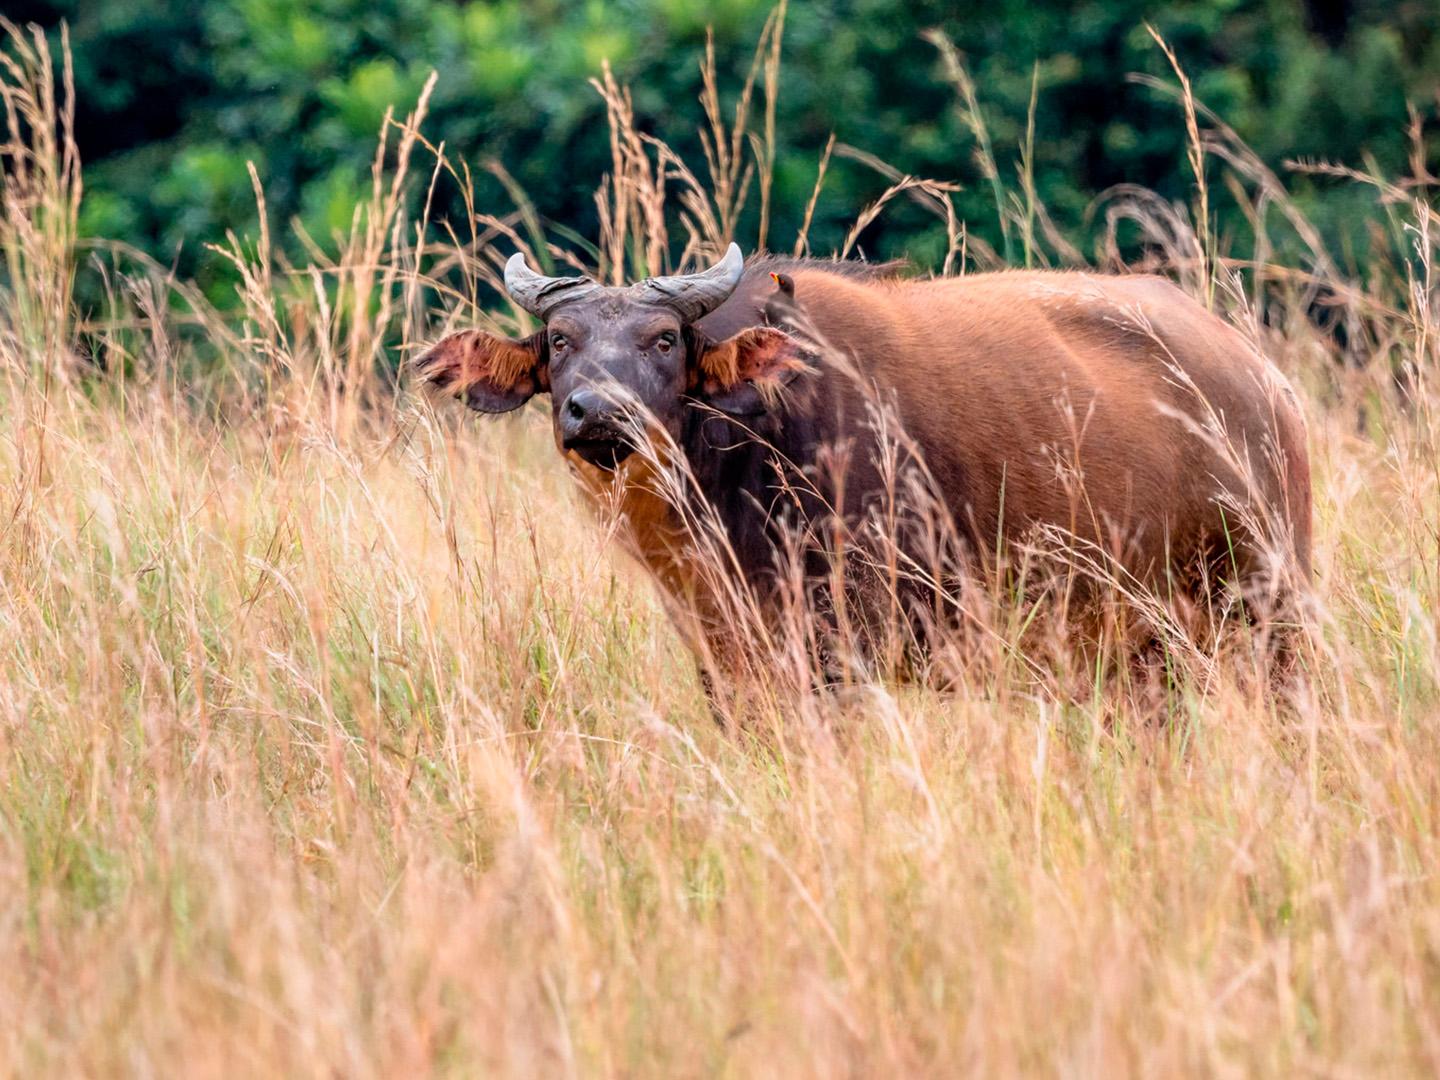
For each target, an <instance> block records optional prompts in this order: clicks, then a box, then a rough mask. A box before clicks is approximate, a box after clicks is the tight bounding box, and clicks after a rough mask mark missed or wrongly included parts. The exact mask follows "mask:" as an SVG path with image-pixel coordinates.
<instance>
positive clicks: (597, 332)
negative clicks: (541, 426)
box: [416, 244, 806, 469]
mask: <svg viewBox="0 0 1440 1080" xmlns="http://www.w3.org/2000/svg"><path fill="white" fill-rule="evenodd" d="M743 272H744V260H743V258H742V256H741V254H740V248H739V247H738V246H736V245H735V244H731V245H730V247H729V250H727V251H726V253H725V256H724V258H722V259H721V260H720V261H719V262H718V263H716V264H715V265H714V266H712V267H710V269H708V270H704V271H701V272H700V273H696V274H683V275H677V276H673V277H657V278H649V279H647V280H645V281H641V282H639V283H637V284H635V285H630V286H627V287H609V286H604V285H601V284H599V283H598V282H595V281H591V280H589V279H588V278H557V277H545V276H543V275H541V274H537V273H535V272H534V271H533V270H531V269H530V268H529V267H528V266H526V265H525V259H524V257H523V256H522V255H519V254H516V255H514V256H513V257H511V259H510V261H509V262H508V263H507V264H506V266H505V288H506V290H507V291H508V292H509V294H510V296H511V298H512V299H513V300H514V301H515V302H516V303H517V304H519V305H520V306H521V307H523V308H524V309H525V310H526V311H528V312H530V313H531V314H532V315H534V316H536V317H537V318H538V319H540V320H541V322H542V323H543V324H544V325H543V327H542V328H541V330H540V331H539V332H538V333H536V334H533V335H532V336H530V337H528V338H525V339H524V340H518V341H517V340H514V339H511V338H506V337H499V336H497V335H494V334H490V333H486V332H484V331H481V330H466V331H462V332H460V333H457V334H452V335H450V336H449V337H447V338H445V339H443V340H442V341H440V342H439V343H438V344H437V345H435V346H434V347H433V348H431V349H430V350H429V351H428V352H426V353H425V354H424V355H423V356H422V357H420V359H419V360H418V361H417V362H416V368H417V370H418V371H419V373H420V375H421V376H422V377H423V378H425V379H426V380H428V381H430V382H432V383H435V384H436V385H438V386H440V387H442V388H443V389H444V390H445V391H447V392H449V393H450V394H452V395H454V396H455V397H458V398H460V399H462V400H463V401H464V402H465V403H466V404H467V405H469V406H470V407H471V408H472V409H475V410H477V411H479V412H487V413H503V412H509V411H511V410H512V409H517V408H519V407H520V406H521V405H523V404H525V402H527V401H528V400H530V398H531V397H533V396H534V395H535V394H537V393H549V394H550V403H551V417H552V420H553V423H554V430H555V441H556V444H557V445H558V446H559V447H560V449H561V451H562V452H567V453H568V452H573V453H574V454H576V455H577V456H578V457H580V458H581V459H582V460H584V461H587V462H589V463H590V464H592V465H596V466H599V467H601V468H605V469H610V468H614V467H615V465H617V464H618V463H619V462H620V461H623V460H624V459H625V458H626V457H627V456H629V454H630V453H631V452H632V451H633V450H634V448H635V441H636V439H637V438H638V437H640V434H641V432H642V431H644V429H645V428H646V427H647V426H649V425H658V426H659V427H661V428H663V429H664V430H666V431H667V432H668V433H669V434H670V435H671V437H672V438H673V437H675V436H676V435H678V433H679V430H680V423H681V419H682V417H683V410H684V409H685V408H686V407H687V406H688V405H690V404H694V403H698V404H700V405H702V406H709V407H710V408H712V409H716V410H718V411H720V412H722V413H729V414H731V415H733V416H755V415H758V414H759V413H761V412H763V411H764V410H765V409H766V408H767V407H768V406H769V405H770V404H771V403H772V402H773V401H774V399H775V396H776V394H777V393H778V391H779V390H780V389H781V388H783V387H784V386H785V384H787V383H788V382H789V381H790V380H791V379H793V378H794V377H795V375H797V374H798V373H799V372H801V371H804V370H805V368H806V363H805V357H806V352H805V350H804V349H803V348H802V346H801V345H800V343H799V342H797V341H796V340H795V339H794V338H792V337H791V336H790V335H788V334H786V333H784V332H783V331H781V330H778V329H775V328H773V327H768V326H760V325H757V326H754V327H752V328H750V329H746V330H743V331H741V332H740V333H738V334H736V335H735V336H734V337H731V338H729V339H728V340H726V341H720V342H715V341H711V340H709V339H708V338H707V337H706V335H705V333H704V331H703V330H702V329H701V328H700V327H699V326H698V325H697V323H698V321H699V320H700V319H702V318H704V316H706V315H708V314H709V313H710V312H712V311H714V310H715V309H716V308H718V307H719V306H720V305H721V304H723V303H725V301H726V300H727V299H729V298H730V296H731V294H732V293H734V292H735V289H736V286H738V285H739V283H740V278H741V276H742V274H743ZM758 321H759V319H758V318H757V322H758Z"/></svg>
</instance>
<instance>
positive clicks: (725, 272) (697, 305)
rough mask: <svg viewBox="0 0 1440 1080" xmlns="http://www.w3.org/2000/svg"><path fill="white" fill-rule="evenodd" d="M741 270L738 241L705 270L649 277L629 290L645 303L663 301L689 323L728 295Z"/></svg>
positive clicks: (728, 296) (741, 262)
mask: <svg viewBox="0 0 1440 1080" xmlns="http://www.w3.org/2000/svg"><path fill="white" fill-rule="evenodd" d="M744 272H745V256H744V255H742V254H740V245H739V244H731V245H730V246H729V248H727V249H726V251H725V257H724V258H723V259H721V260H720V261H719V262H718V263H716V264H715V265H714V266H712V267H710V269H709V270H702V271H700V272H699V273H698V274H676V275H675V276H673V277H657V278H650V279H648V280H647V281H642V282H640V283H639V284H637V285H634V286H632V291H633V292H634V294H635V297H636V299H638V300H641V301H643V302H644V303H647V304H664V305H666V306H667V307H669V308H671V309H672V310H673V311H674V312H675V313H676V314H677V315H679V316H680V319H681V321H682V322H687V323H690V322H694V321H695V320H696V319H698V318H700V317H701V316H703V315H708V314H710V312H712V311H714V310H715V309H716V308H717V307H719V306H720V305H721V304H723V303H724V302H725V301H726V300H728V299H730V294H731V293H733V292H734V291H735V286H737V285H739V284H740V275H741V274H742V273H744Z"/></svg>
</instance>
